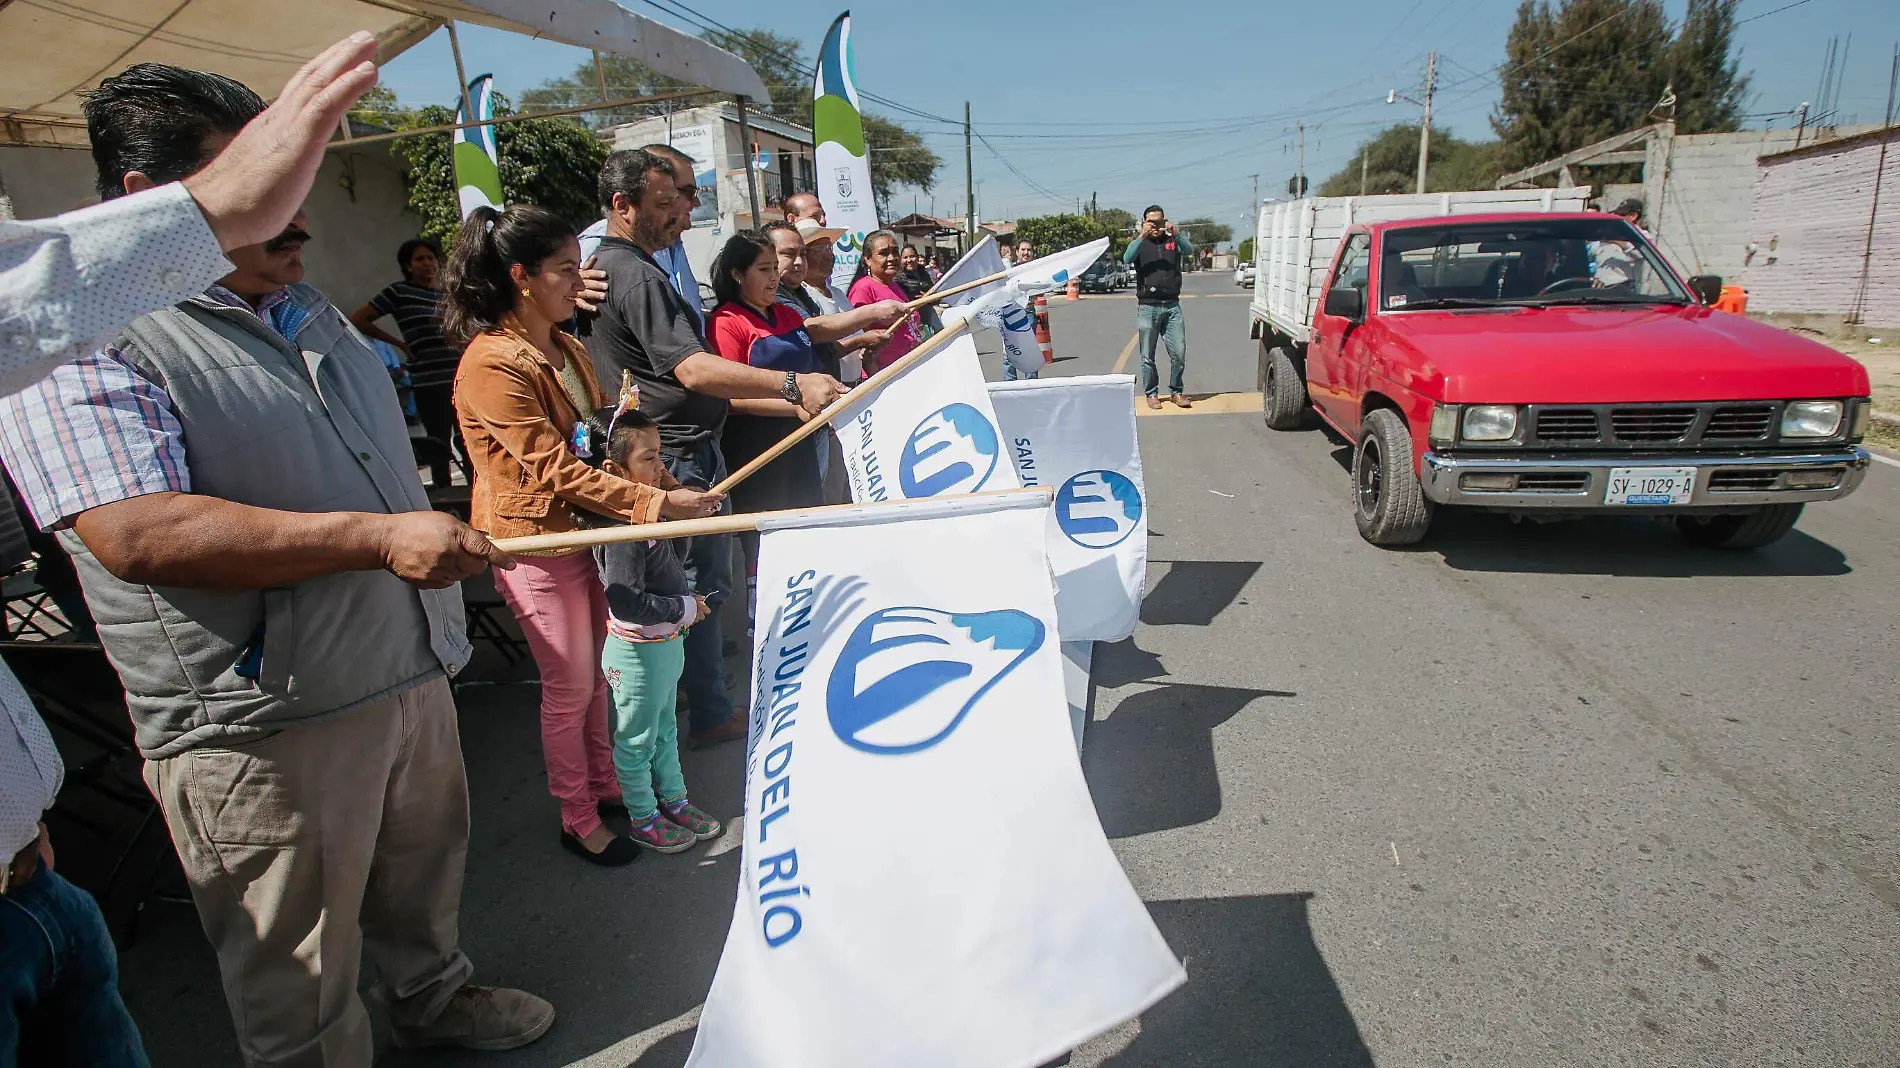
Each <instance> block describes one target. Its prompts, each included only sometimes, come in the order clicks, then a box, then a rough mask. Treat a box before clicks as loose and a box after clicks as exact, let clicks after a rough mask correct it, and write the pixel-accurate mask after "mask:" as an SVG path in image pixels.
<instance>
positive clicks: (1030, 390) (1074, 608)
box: [989, 375, 1148, 642]
mask: <svg viewBox="0 0 1900 1068" xmlns="http://www.w3.org/2000/svg"><path fill="white" fill-rule="evenodd" d="M1134 387H1135V380H1134V377H1133V376H1132V375H1091V376H1085V377H1076V378H1046V379H1042V380H1040V381H1030V382H992V383H990V386H989V391H990V403H991V404H992V405H994V406H995V409H996V425H997V428H998V429H999V430H1000V431H1001V432H1002V435H1003V441H1004V446H1005V448H1007V449H1008V451H1009V455H1010V459H1011V460H1012V461H1013V462H1014V463H1015V465H1016V475H1017V477H1018V478H1020V479H1022V483H1023V485H1025V486H1048V487H1049V488H1051V489H1053V490H1055V491H1056V497H1055V505H1054V506H1053V507H1052V508H1050V509H1049V518H1048V524H1047V529H1046V536H1047V538H1048V542H1049V564H1050V566H1051V567H1052V568H1054V570H1055V577H1056V616H1057V618H1058V619H1060V620H1061V631H1062V640H1063V641H1105V642H1116V641H1120V640H1122V639H1123V638H1126V637H1128V636H1129V635H1130V634H1133V633H1134V632H1135V622H1136V620H1137V619H1139V618H1140V616H1141V589H1142V581H1143V579H1144V578H1145V577H1146V575H1147V572H1148V502H1147V498H1146V494H1145V491H1144V489H1143V487H1142V481H1141V448H1140V446H1139V445H1138V444H1137V443H1136V440H1135V408H1134V405H1133V404H1130V403H1129V398H1130V397H1131V396H1133V394H1134Z"/></svg>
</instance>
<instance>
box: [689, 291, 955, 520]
mask: <svg viewBox="0 0 1900 1068" xmlns="http://www.w3.org/2000/svg"><path fill="white" fill-rule="evenodd" d="M969 328H970V324H969V323H968V322H966V321H961V320H959V321H956V322H952V323H948V324H946V325H945V326H944V328H943V329H942V330H939V331H938V332H937V333H935V334H933V335H932V336H931V338H930V340H928V341H926V342H924V343H923V344H921V345H919V346H917V347H916V348H914V349H912V350H910V351H909V352H906V353H905V354H904V355H902V356H900V357H898V359H897V362H896V363H893V364H891V365H890V366H889V367H886V368H883V369H882V370H880V371H878V373H876V374H874V375H872V376H871V377H869V378H867V379H865V380H864V381H863V382H860V383H858V385H857V388H855V389H853V390H852V391H851V392H849V393H846V394H845V395H844V396H842V397H839V398H838V399H837V400H835V401H832V402H831V403H830V404H827V405H825V410H824V411H822V412H819V413H818V414H817V415H814V416H812V417H811V418H810V419H807V420H805V422H803V423H801V424H800V425H799V427H798V429H797V430H794V431H792V432H791V433H789V434H787V435H785V436H784V437H782V438H780V439H779V441H778V444H776V445H774V446H772V447H771V448H769V449H767V450H765V451H764V452H762V453H760V454H759V455H757V456H755V457H753V459H752V462H751V463H748V464H746V465H745V466H744V467H741V468H740V469H738V470H737V471H734V472H733V473H732V474H730V475H727V476H726V477H725V478H724V479H723V480H722V481H721V482H720V483H719V484H718V485H717V486H714V487H713V488H712V492H714V493H731V492H732V487H734V486H736V485H738V484H739V483H741V482H744V481H745V480H746V479H748V478H751V477H752V476H753V475H755V474H758V472H759V469H760V468H762V467H764V466H765V465H766V464H769V463H771V462H772V461H773V460H776V459H778V458H779V457H780V456H782V455H784V454H785V451H786V450H788V449H790V448H791V447H792V446H794V445H796V444H798V443H799V442H801V441H804V440H805V439H806V438H808V437H810V436H811V435H813V434H815V433H817V432H818V428H820V427H823V426H827V425H829V424H830V422H831V421H832V420H833V419H836V418H837V417H838V413H840V412H842V411H844V410H845V408H846V407H848V406H850V405H851V404H853V403H855V402H857V401H859V400H862V399H863V398H865V397H866V396H869V395H870V394H872V393H876V392H877V391H878V390H880V389H883V388H884V387H885V386H888V385H890V384H891V382H892V381H893V380H895V379H896V378H897V376H898V375H900V374H902V373H904V370H905V369H906V368H908V367H910V366H911V365H912V364H914V363H917V362H918V361H920V360H923V359H924V358H926V357H928V356H931V355H933V354H935V353H936V352H937V351H939V350H940V349H942V348H944V347H945V346H947V345H949V344H950V342H951V340H952V339H953V338H955V337H956V336H957V335H958V334H961V333H962V332H964V331H965V330H968V329H969Z"/></svg>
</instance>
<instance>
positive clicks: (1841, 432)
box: [1256, 212, 1871, 549]
mask: <svg viewBox="0 0 1900 1068" xmlns="http://www.w3.org/2000/svg"><path fill="white" fill-rule="evenodd" d="M1720 287H1721V280H1720V279H1719V278H1715V277H1713V276H1699V277H1696V278H1691V279H1689V280H1688V281H1687V282H1685V281H1683V280H1682V279H1681V278H1680V277H1678V276H1677V274H1676V273H1675V271H1674V270H1672V269H1671V268H1670V266H1669V264H1668V262H1667V261H1666V260H1665V259H1664V258H1663V257H1662V256H1661V255H1659V254H1658V253H1657V252H1656V250H1655V249H1654V247H1653V246H1652V245H1651V244H1650V243H1649V241H1648V240H1647V239H1646V238H1645V237H1644V236H1643V234H1642V233H1641V232H1640V231H1638V230H1636V229H1634V228H1633V227H1631V226H1630V225H1629V224H1628V223H1625V222H1624V221H1622V220H1621V219H1618V218H1616V217H1614V216H1609V215H1599V214H1595V213H1581V212H1541V213H1526V212H1513V213H1509V214H1486V215H1452V216H1443V217H1436V218H1415V219H1406V220H1401V221H1389V222H1375V223H1371V224H1366V225H1357V226H1350V227H1348V228H1346V229H1345V230H1344V231H1343V233H1342V235H1341V239H1340V241H1339V243H1338V251H1337V253H1336V254H1335V255H1334V257H1333V260H1332V266H1331V268H1330V270H1328V271H1327V273H1326V276H1325V281H1324V283H1323V285H1322V287H1321V288H1320V289H1319V294H1320V295H1319V297H1318V300H1317V302H1316V304H1317V306H1316V307H1314V308H1313V310H1312V312H1311V321H1310V328H1309V329H1308V330H1306V331H1305V333H1306V337H1305V339H1304V343H1300V342H1296V341H1294V340H1293V339H1292V338H1291V337H1289V336H1286V335H1284V334H1281V333H1279V332H1277V331H1276V330H1275V328H1274V327H1273V325H1272V324H1271V323H1270V322H1269V323H1267V324H1265V325H1264V328H1262V327H1256V329H1257V330H1259V332H1260V385H1261V390H1262V392H1263V394H1264V395H1265V408H1266V421H1267V425H1268V426H1270V427H1273V428H1275V429H1281V430H1287V429H1294V428H1296V427H1298V426H1299V425H1301V423H1302V421H1303V419H1304V415H1305V409H1306V407H1307V405H1308V403H1309V402H1310V403H1311V405H1312V407H1313V408H1314V409H1315V410H1317V412H1318V413H1319V416H1320V418H1321V419H1323V420H1325V421H1326V422H1327V423H1328V424H1330V425H1331V426H1332V427H1333V428H1334V429H1336V430H1337V431H1339V433H1341V434H1343V435H1345V436H1346V438H1347V439H1348V440H1349V441H1351V442H1352V443H1353V460H1352V481H1353V491H1354V492H1353V501H1354V506H1355V512H1356V518H1357V520H1358V527H1359V533H1360V534H1361V535H1363V536H1364V537H1365V539H1366V540H1367V541H1370V542H1372V543H1373V544H1375V545H1406V544H1410V543H1412V542H1416V541H1418V540H1419V539H1420V538H1422V537H1424V536H1425V533H1426V531H1427V529H1428V528H1429V527H1430V525H1431V522H1432V513H1433V511H1434V509H1436V508H1437V507H1439V506H1442V505H1451V506H1459V507H1476V508H1485V509H1490V510H1494V511H1502V512H1508V513H1516V514H1521V515H1523V516H1527V517H1533V518H1559V517H1565V516H1576V515H1585V514H1605V513H1643V514H1648V515H1658V516H1667V517H1671V518H1673V520H1674V522H1675V524H1676V526H1677V527H1678V529H1679V530H1680V531H1681V533H1682V535H1683V536H1684V537H1686V538H1687V539H1688V540H1690V541H1691V542H1694V543H1696V544H1699V545H1706V546H1719V547H1726V548H1738V549H1739V548H1754V547H1757V546H1761V545H1766V544H1768V543H1769V542H1772V541H1774V540H1776V539H1777V538H1780V537H1781V536H1782V535H1784V534H1786V533H1787V532H1788V531H1789V530H1790V529H1791V528H1792V527H1793V526H1794V523H1795V521H1796V519H1798V518H1799V517H1800V515H1801V509H1802V507H1803V506H1804V505H1805V504H1807V503H1808V502H1811V501H1825V500H1833V499H1835V498H1837V497H1844V496H1846V495H1847V494H1849V493H1852V492H1853V491H1854V489H1855V488H1856V487H1857V486H1859V485H1860V482H1861V479H1862V478H1863V477H1864V475H1865V473H1866V469H1867V464H1868V456H1867V452H1866V450H1864V449H1862V448H1860V444H1859V443H1860V441H1861V437H1862V435H1863V433H1864V432H1865V429H1866V426H1867V421H1868V418H1869V415H1870V411H1871V406H1870V402H1869V399H1868V383H1867V372H1866V369H1865V368H1864V367H1862V366H1861V365H1860V364H1859V363H1858V362H1856V361H1854V360H1852V359H1849V358H1847V357H1846V356H1843V355H1841V354H1840V353H1838V352H1835V351H1834V350H1833V349H1830V348H1827V347H1826V346H1823V345H1819V344H1816V343H1814V342H1811V341H1807V340H1804V339H1802V338H1799V337H1796V336H1794V335H1792V334H1789V333H1787V332H1784V331H1782V330H1778V329H1776V328H1774V327H1771V326H1767V325H1764V324H1761V323H1756V322H1752V321H1750V320H1748V319H1746V318H1743V317H1741V316H1737V315H1730V314H1727V313H1725V312H1718V311H1715V310H1713V309H1711V308H1709V307H1707V304H1708V303H1710V302H1712V301H1713V300H1714V297H1715V295H1716V293H1717V292H1719V290H1720Z"/></svg>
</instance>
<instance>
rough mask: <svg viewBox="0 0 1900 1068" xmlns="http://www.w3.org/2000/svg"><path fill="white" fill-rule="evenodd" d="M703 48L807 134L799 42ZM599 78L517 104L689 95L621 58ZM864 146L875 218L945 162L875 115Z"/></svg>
mask: <svg viewBox="0 0 1900 1068" xmlns="http://www.w3.org/2000/svg"><path fill="white" fill-rule="evenodd" d="M702 36H703V37H705V38H706V40H708V41H711V42H712V43H713V44H716V45H718V46H719V47H721V48H724V49H726V50H727V51H729V52H733V53H735V54H737V55H738V56H740V57H741V58H743V59H744V60H745V61H746V62H747V63H749V64H751V65H752V69H753V70H754V71H757V72H758V75H759V78H760V79H761V80H762V81H764V82H765V85H766V89H767V90H768V91H769V92H770V93H771V94H772V98H771V99H770V100H763V101H753V102H752V106H755V107H757V108H759V110H760V111H762V112H764V113H765V114H768V115H771V116H773V117H774V118H778V119H783V120H785V121H786V122H791V123H796V124H798V125H800V126H804V127H807V128H809V127H810V126H811V74H810V73H809V72H810V69H811V68H810V65H809V64H807V63H806V62H805V57H804V55H803V53H802V52H801V51H800V49H799V44H798V42H797V41H795V40H792V39H791V38H789V37H781V36H780V35H778V34H776V33H773V32H772V31H770V30H764V29H748V30H740V31H738V32H737V33H730V34H729V33H726V32H724V31H720V30H708V31H706V32H705V33H704V34H702ZM600 75H601V76H600V77H597V76H596V74H595V71H594V63H593V61H592V60H591V59H590V60H588V61H587V62H585V63H582V64H581V65H580V66H578V67H576V68H574V73H572V74H570V75H568V76H567V77H565V78H556V79H554V80H552V81H548V82H544V83H542V85H541V86H540V87H539V88H535V89H530V90H529V91H528V92H526V93H524V94H523V95H522V98H521V99H522V104H523V106H525V107H526V108H527V109H528V110H530V111H538V110H548V109H553V108H569V107H581V106H584V105H586V104H591V103H594V102H596V101H598V100H599V99H600V87H599V82H600V80H601V78H602V77H604V79H605V81H606V83H607V95H608V97H609V98H610V99H615V100H622V99H626V98H628V97H635V96H652V95H655V94H657V93H665V92H672V91H674V90H678V89H684V88H687V85H686V83H684V82H680V81H676V80H674V79H672V78H668V77H666V76H664V75H661V74H656V73H654V71H653V70H652V69H651V68H649V67H648V66H647V65H646V64H644V63H641V62H640V61H638V60H635V59H630V58H628V57H626V56H609V55H604V54H603V55H602V56H601V71H600ZM729 99H731V96H730V95H729V94H710V93H709V94H707V95H706V96H705V97H701V98H696V99H693V100H683V101H672V102H668V103H662V104H634V105H630V106H626V107H618V108H609V109H605V110H601V111H593V112H588V113H587V117H586V119H585V121H586V122H587V123H588V124H589V125H591V126H593V127H595V128H596V129H598V128H601V127H606V126H613V125H617V124H620V123H624V122H634V121H636V120H639V119H643V118H647V117H649V116H652V115H657V114H661V113H662V112H664V111H666V110H669V109H670V110H674V111H677V110H679V109H680V108H683V107H693V106H696V105H698V104H703V103H709V102H712V101H715V100H729ZM864 144H865V148H866V149H867V150H868V151H869V153H870V164H871V192H872V194H873V195H874V196H875V197H876V198H877V202H878V210H879V211H880V213H884V214H888V212H887V211H886V210H885V209H886V208H887V206H888V205H889V202H890V198H891V194H892V192H893V191H894V190H895V189H896V188H897V187H899V186H914V187H916V188H918V189H921V190H924V191H926V192H928V191H929V190H930V189H931V187H932V186H933V185H935V184H936V180H937V170H938V168H940V167H942V166H943V160H942V159H941V158H939V157H938V155H937V154H936V153H935V152H933V151H931V150H930V147H929V146H927V145H925V144H924V141H923V138H921V137H919V136H918V135H917V134H916V132H915V131H913V130H911V129H909V128H908V127H906V126H904V125H903V124H901V123H898V122H893V121H892V120H890V119H886V118H882V117H879V116H876V115H869V114H867V115H864Z"/></svg>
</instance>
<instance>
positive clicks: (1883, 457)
mask: <svg viewBox="0 0 1900 1068" xmlns="http://www.w3.org/2000/svg"><path fill="white" fill-rule="evenodd" d="M1867 455H1869V456H1871V457H1873V458H1874V462H1875V463H1880V464H1886V465H1887V466H1888V467H1900V460H1896V459H1894V458H1893V457H1891V456H1888V455H1887V454H1886V453H1882V452H1875V451H1874V450H1872V449H1868V450H1867Z"/></svg>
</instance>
